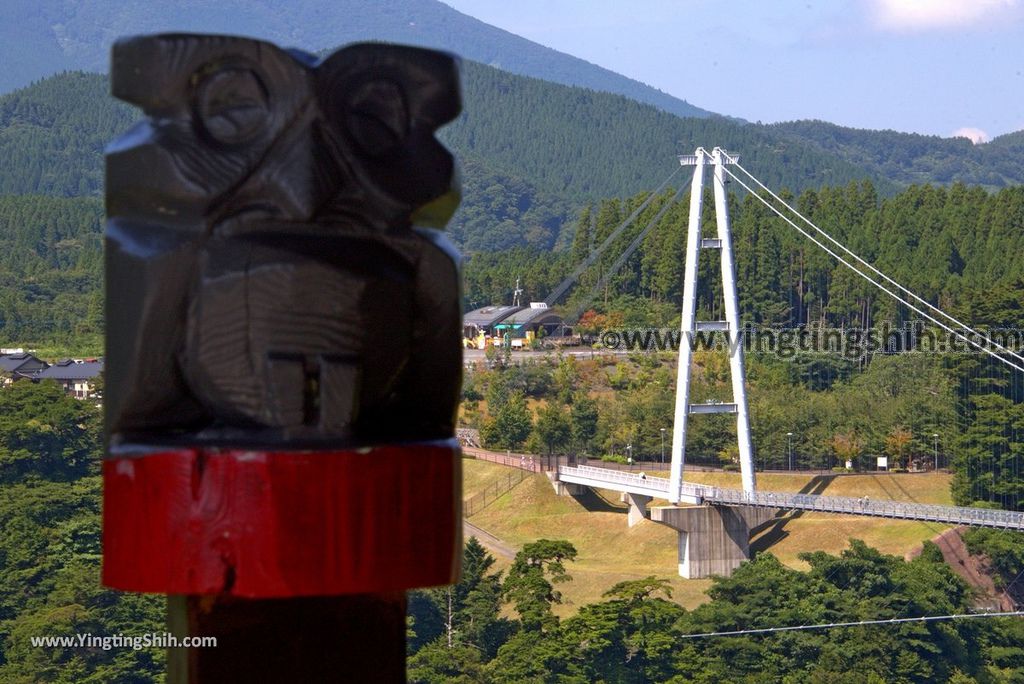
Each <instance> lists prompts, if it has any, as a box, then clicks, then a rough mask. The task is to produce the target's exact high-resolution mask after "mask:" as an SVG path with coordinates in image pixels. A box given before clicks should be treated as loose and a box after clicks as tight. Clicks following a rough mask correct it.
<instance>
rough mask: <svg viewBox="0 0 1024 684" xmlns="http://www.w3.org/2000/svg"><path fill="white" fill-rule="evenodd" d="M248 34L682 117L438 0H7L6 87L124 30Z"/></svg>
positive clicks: (92, 57)
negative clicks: (544, 85) (363, 46)
mask: <svg viewBox="0 0 1024 684" xmlns="http://www.w3.org/2000/svg"><path fill="white" fill-rule="evenodd" d="M170 30H174V31H196V32H201V33H227V34H231V35H250V36H258V37H260V38H263V39H266V40H270V41H273V42H276V43H278V44H280V45H282V46H285V47H297V48H300V49H302V50H306V51H308V52H316V51H319V50H326V49H333V48H334V47H336V46H338V45H341V44H344V43H348V42H354V41H366V40H382V41H387V42H392V43H407V44H411V45H423V46H425V47H432V48H438V49H441V50H448V51H450V52H454V53H456V54H459V55H461V56H463V57H465V58H466V59H471V60H474V61H477V62H482V63H484V64H491V65H493V66H496V67H499V68H501V69H504V70H506V71H510V72H512V73H516V74H524V75H528V76H534V77H537V78H542V79H545V80H547V81H552V82H555V83H563V84H566V85H579V86H584V87H587V88H593V89H594V90H602V91H606V92H612V93H620V94H622V95H626V96H628V97H631V98H634V99H636V100H639V101H640V102H646V103H648V104H652V105H654V106H656V107H658V108H660V109H663V110H665V111H667V112H672V113H673V114H678V115H680V116H698V117H699V116H708V115H709V114H710V112H707V111H705V110H703V109H700V108H699V107H695V106H693V105H691V104H689V103H688V102H686V101H685V100H680V99H678V98H675V97H672V96H671V95H668V94H666V93H663V92H661V91H659V90H656V89H654V88H652V87H650V86H648V85H645V84H643V83H640V82H639V81H634V80H633V79H630V78H626V77H625V76H622V75H620V74H617V73H615V72H613V71H609V70H608V69H604V68H602V67H599V66H597V65H595V64H591V63H589V62H586V61H584V60H582V59H579V58H577V57H573V56H572V55H567V54H565V53H562V52H558V51H557V50H552V49H551V48H547V47H544V46H543V45H538V44H537V43H534V42H532V41H529V40H526V39H525V38H521V37H519V36H517V35H515V34H512V33H509V32H508V31H503V30H502V29H499V28H496V27H494V26H491V25H489V24H485V23H484V22H482V21H479V20H478V19H474V18H473V17H470V16H467V15H465V14H462V13H461V12H458V11H456V10H454V9H452V8H451V7H449V6H448V5H445V4H444V3H442V2H437V0H333V1H331V2H327V1H325V0H292V1H290V2H288V3H280V2H272V1H271V0H221V1H220V2H217V3H209V2H196V1H195V0H167V1H165V2H160V3H153V2H146V1H145V0H79V1H78V2H73V3H71V2H64V1H63V0H36V1H35V2H4V3H0V64H3V65H4V69H3V71H2V72H0V92H5V91H8V90H11V89H13V88H17V87H20V86H23V85H27V84H28V83H29V82H30V81H32V80H33V79H39V78H44V77H47V76H50V75H51V74H54V73H56V72H59V71H65V70H85V71H93V72H106V71H107V69H108V63H109V60H110V54H109V50H110V43H111V42H112V41H113V40H114V39H115V38H117V37H118V36H123V35H132V34H139V33H153V32H160V31H170Z"/></svg>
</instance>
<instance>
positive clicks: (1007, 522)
mask: <svg viewBox="0 0 1024 684" xmlns="http://www.w3.org/2000/svg"><path fill="white" fill-rule="evenodd" d="M558 471H559V474H560V475H565V476H576V477H580V478H587V479H590V480H594V481H597V482H601V483H602V484H608V485H609V489H617V488H621V489H628V488H634V489H635V488H643V489H648V490H651V489H654V490H658V491H663V492H665V493H666V494H668V489H669V481H668V480H667V479H665V478H662V477H647V476H646V475H645V476H641V475H639V474H633V473H623V472H619V471H616V470H608V469H605V468H595V467H592V466H578V467H566V466H562V467H559V469H558ZM615 485H619V487H616V486H615ZM680 494H682V495H683V496H685V497H690V498H696V499H698V500H703V501H706V502H707V503H712V504H724V505H734V506H760V507H768V508H781V509H798V510H805V511H821V512H823V513H841V514H843V513H845V514H849V515H864V516H872V517H880V518H899V519H904V520H924V521H931V522H939V523H945V524H953V525H973V526H982V527H1002V528H1010V529H1019V530H1024V513H1020V512H1017V511H1000V510H993V509H988V508H967V507H963V506H942V505H939V504H919V503H907V502H903V501H893V500H888V499H882V500H871V499H868V497H862V498H857V497H850V496H822V495H819V494H794V493H787V492H744V491H742V490H739V489H728V488H724V487H715V486H711V485H700V484H695V483H692V482H683V483H681V491H680Z"/></svg>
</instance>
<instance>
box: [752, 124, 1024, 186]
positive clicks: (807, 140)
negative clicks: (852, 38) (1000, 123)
mask: <svg viewBox="0 0 1024 684" xmlns="http://www.w3.org/2000/svg"><path fill="white" fill-rule="evenodd" d="M768 129H769V130H771V131H773V132H775V133H778V134H780V135H781V136H782V137H784V138H788V139H789V140H792V141H795V142H800V143H803V144H806V145H811V146H812V147H814V148H816V149H817V150H818V151H820V152H825V153H830V154H835V155H838V156H839V157H841V158H843V159H845V160H846V161H848V162H850V163H852V164H856V165H857V166H860V167H862V168H864V169H867V170H869V171H871V172H873V173H874V174H876V175H880V176H884V177H886V178H888V179H890V180H892V181H894V182H896V183H898V184H900V185H910V184H912V183H941V184H947V183H952V182H954V181H959V182H962V183H967V184H969V185H982V186H985V187H987V188H990V189H995V188H1001V187H1005V186H1008V185H1017V184H1020V183H1021V182H1024V154H1022V152H1024V131H1018V132H1016V133H1010V134H1008V135H1003V136H1000V137H998V138H995V139H994V140H992V141H991V142H987V143H983V144H980V145H975V144H973V143H972V142H971V141H970V140H968V139H967V138H940V137H938V136H934V135H919V134H916V133H898V132H896V131H871V130H861V129H857V128H845V127H843V126H837V125H835V124H831V123H827V122H824V121H792V122H787V123H780V124H771V125H769V126H768Z"/></svg>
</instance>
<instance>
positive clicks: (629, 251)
mask: <svg viewBox="0 0 1024 684" xmlns="http://www.w3.org/2000/svg"><path fill="white" fill-rule="evenodd" d="M685 190H686V186H685V185H683V186H680V188H679V189H678V190H677V191H676V194H674V195H673V196H672V198H671V199H669V200H668V201H667V202H665V204H663V205H662V206H661V208H660V209H658V213H657V214H655V215H654V218H652V219H651V220H650V221H649V222H648V224H647V225H646V226H644V228H643V230H641V231H640V232H639V233H637V235H636V237H635V238H633V241H632V242H630V243H629V246H627V247H626V249H625V250H624V251H623V252H622V254H620V255H619V258H618V259H616V260H615V263H613V264H612V265H611V266H610V267H609V268H608V270H607V271H606V272H605V273H604V275H602V276H601V279H600V280H598V281H597V284H596V285H594V287H592V288H591V289H590V292H588V293H587V296H586V297H584V298H583V300H582V301H581V302H580V303H579V304H577V305H576V309H575V310H574V311H573V314H572V316H570V317H569V318H568V319H566V320H568V321H571V322H573V323H575V322H577V321H579V319H580V316H582V315H583V312H584V311H586V309H587V307H588V306H590V303H591V302H592V301H593V300H594V297H595V296H596V295H597V293H598V291H600V289H601V288H602V287H604V286H605V285H607V284H608V281H609V280H611V278H612V277H613V276H614V275H615V274H616V273H618V271H619V269H620V268H622V267H623V266H624V265H625V263H626V261H628V260H629V257H631V256H633V252H635V251H636V250H637V249H638V248H639V247H640V244H641V243H642V242H643V241H644V238H646V237H647V235H648V233H650V232H651V229H652V228H654V227H655V226H656V225H658V223H660V222H661V219H662V218H663V217H664V216H665V214H666V213H667V212H668V210H669V208H671V207H672V206H673V205H674V204H675V203H676V202H678V201H679V198H680V197H682V195H683V192H684V191H685Z"/></svg>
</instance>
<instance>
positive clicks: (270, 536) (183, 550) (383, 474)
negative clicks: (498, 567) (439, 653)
mask: <svg viewBox="0 0 1024 684" xmlns="http://www.w3.org/2000/svg"><path fill="white" fill-rule="evenodd" d="M103 473H104V509H103V526H104V528H103V529H104V539H103V546H104V549H103V550H104V562H103V582H104V584H105V585H107V586H109V587H112V588H115V589H122V590H127V591H141V592H155V593H165V594H224V595H231V596H238V597H249V598H272V597H292V596H314V595H334V594H352V593H379V592H389V591H400V590H405V589H410V588H414V587H423V586H435V585H442V584H449V583H451V582H453V581H455V580H456V579H457V572H458V570H457V569H458V559H459V555H460V553H461V543H462V540H461V527H460V517H461V463H460V452H459V448H458V445H457V443H456V442H455V441H454V440H445V441H438V442H428V443H415V444H403V445H385V446H376V447H368V448H365V449H353V450H344V451H305V452H299V451H296V452H286V451H278V452H267V451H242V450H214V449H181V450H176V451H167V452H160V453H154V454H149V455H146V456H141V457H135V458H114V459H108V460H106V461H104V464H103Z"/></svg>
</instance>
